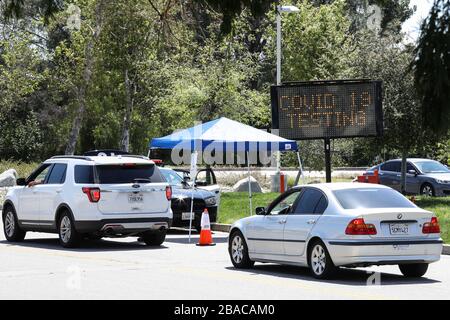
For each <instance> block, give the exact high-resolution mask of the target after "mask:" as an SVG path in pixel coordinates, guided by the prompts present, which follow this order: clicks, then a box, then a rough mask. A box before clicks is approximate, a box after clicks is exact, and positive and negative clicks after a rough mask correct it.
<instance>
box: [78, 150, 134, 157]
mask: <svg viewBox="0 0 450 320" xmlns="http://www.w3.org/2000/svg"><path fill="white" fill-rule="evenodd" d="M128 154H130V153H129V152H127V151H123V150H118V149H96V150H89V151H86V152H85V153H83V155H84V156H105V155H106V156H113V155H114V156H119V155H120V156H123V155H128Z"/></svg>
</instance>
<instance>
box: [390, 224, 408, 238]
mask: <svg viewBox="0 0 450 320" xmlns="http://www.w3.org/2000/svg"><path fill="white" fill-rule="evenodd" d="M389 230H390V231H391V234H392V235H405V234H409V225H408V224H407V223H391V224H389Z"/></svg>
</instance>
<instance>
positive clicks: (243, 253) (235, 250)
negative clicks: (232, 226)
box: [228, 231, 255, 269]
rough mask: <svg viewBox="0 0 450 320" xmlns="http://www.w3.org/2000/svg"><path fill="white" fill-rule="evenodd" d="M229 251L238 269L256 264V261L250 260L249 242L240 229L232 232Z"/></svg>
mask: <svg viewBox="0 0 450 320" xmlns="http://www.w3.org/2000/svg"><path fill="white" fill-rule="evenodd" d="M228 252H229V254H230V258H231V262H232V263H233V266H235V267H236V268H238V269H249V268H251V267H253V265H254V264H255V262H254V261H252V260H250V257H249V255H248V247H247V243H246V242H245V238H244V236H243V235H242V233H241V232H240V231H234V232H233V233H232V234H231V236H230V242H229V244H228Z"/></svg>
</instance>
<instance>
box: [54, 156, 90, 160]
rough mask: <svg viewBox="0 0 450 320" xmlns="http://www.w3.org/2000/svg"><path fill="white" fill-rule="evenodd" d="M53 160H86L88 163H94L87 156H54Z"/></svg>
mask: <svg viewBox="0 0 450 320" xmlns="http://www.w3.org/2000/svg"><path fill="white" fill-rule="evenodd" d="M51 159H79V160H86V161H92V159H91V158H90V157H85V156H53V157H51Z"/></svg>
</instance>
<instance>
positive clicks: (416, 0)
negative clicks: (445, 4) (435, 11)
mask: <svg viewBox="0 0 450 320" xmlns="http://www.w3.org/2000/svg"><path fill="white" fill-rule="evenodd" d="M433 2H434V1H433V0H411V2H410V7H413V6H417V11H416V13H415V14H414V15H413V16H412V17H411V18H410V19H409V20H407V21H405V23H404V24H403V32H405V33H406V34H407V41H409V42H414V41H416V40H417V37H418V36H419V33H420V24H421V22H422V20H423V19H424V18H426V17H427V16H428V13H429V12H430V9H431V6H432V5H433Z"/></svg>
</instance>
